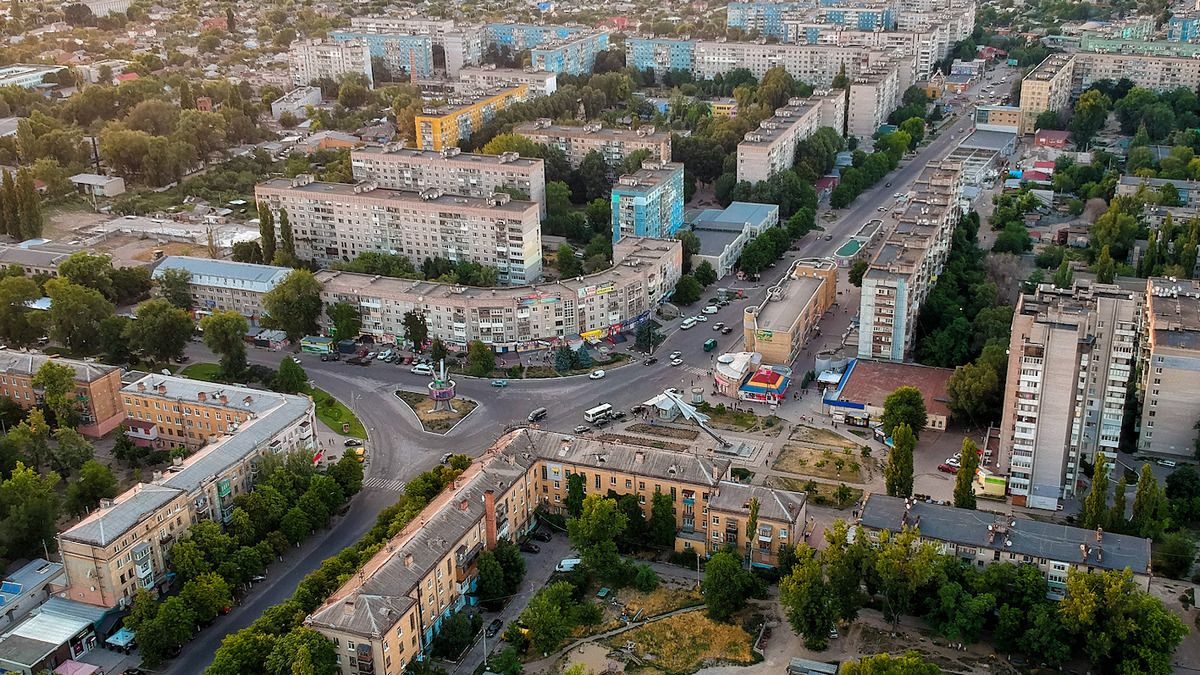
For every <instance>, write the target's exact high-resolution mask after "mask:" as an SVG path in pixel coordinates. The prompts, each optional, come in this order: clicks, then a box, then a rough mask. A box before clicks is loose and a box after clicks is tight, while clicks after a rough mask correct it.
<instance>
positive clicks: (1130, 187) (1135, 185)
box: [1117, 175, 1200, 206]
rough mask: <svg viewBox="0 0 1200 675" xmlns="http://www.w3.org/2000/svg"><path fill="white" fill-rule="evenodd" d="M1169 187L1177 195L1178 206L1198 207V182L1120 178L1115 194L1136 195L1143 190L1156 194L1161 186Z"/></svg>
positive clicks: (1199, 195) (1199, 183)
mask: <svg viewBox="0 0 1200 675" xmlns="http://www.w3.org/2000/svg"><path fill="white" fill-rule="evenodd" d="M1165 185H1170V186H1171V187H1173V188H1175V192H1176V193H1177V194H1178V195H1179V206H1194V205H1200V182H1196V181H1194V180H1176V179H1172V178H1142V177H1141V176H1129V175H1125V176H1121V179H1120V180H1119V181H1118V182H1117V194H1118V195H1120V196H1123V197H1125V196H1131V195H1136V194H1137V193H1138V192H1140V191H1142V190H1145V191H1147V192H1157V191H1158V190H1160V189H1162V187H1163V186H1165Z"/></svg>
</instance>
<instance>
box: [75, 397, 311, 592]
mask: <svg viewBox="0 0 1200 675" xmlns="http://www.w3.org/2000/svg"><path fill="white" fill-rule="evenodd" d="M122 398H123V402H124V405H125V410H126V412H127V413H128V415H129V419H128V421H127V423H128V424H129V427H130V431H129V435H130V437H131V438H133V439H134V441H135V442H138V443H146V442H149V443H152V444H157V445H159V446H160V447H162V446H166V445H185V446H188V447H192V448H198V449H197V450H196V452H195V453H193V454H192V455H190V456H189V457H187V458H186V459H182V460H177V461H176V462H175V464H173V465H172V466H170V467H168V468H167V470H166V471H163V472H157V471H156V472H155V473H154V476H153V479H152V480H151V482H149V483H138V484H137V485H135V486H134V487H133V488H131V489H130V490H127V491H126V492H124V493H123V494H121V495H120V496H118V497H117V498H116V499H114V500H111V502H110V501H108V500H106V501H103V502H102V503H101V505H100V508H98V509H97V510H95V511H93V512H92V513H91V514H89V515H88V516H87V517H85V518H84V519H83V520H81V521H79V522H78V523H76V524H75V525H72V526H71V527H69V528H67V529H66V530H64V531H62V532H60V533H59V535H58V545H59V551H60V552H61V554H62V559H63V565H64V568H65V569H66V572H67V590H66V596H65V597H68V598H70V599H71V600H77V601H80V602H86V603H88V604H92V605H98V606H101V607H117V606H126V605H128V604H129V602H130V601H131V600H132V598H133V595H134V593H135V592H136V591H137V590H138V589H140V588H146V589H154V588H161V587H162V586H164V585H165V584H166V583H167V578H166V572H167V566H166V559H167V556H168V551H169V549H170V547H171V545H172V544H173V543H174V542H175V541H176V539H177V538H178V537H179V535H181V534H182V533H183V532H184V531H186V530H187V528H188V527H190V526H191V524H192V523H194V522H197V521H199V520H205V519H211V520H216V521H218V522H225V521H227V520H228V518H229V515H230V514H231V513H232V511H233V500H234V499H235V498H236V497H237V496H238V495H239V494H243V493H245V492H247V491H249V490H250V489H251V486H252V485H253V482H254V479H255V478H256V477H257V474H258V465H259V462H260V461H261V458H263V457H266V456H271V455H284V454H287V453H290V452H299V451H304V452H309V451H312V450H314V449H315V447H316V444H315V441H314V434H313V424H314V422H315V418H314V416H313V404H312V401H311V400H310V399H308V398H306V397H304V396H290V395H286V394H276V393H274V392H269V391H261V390H258V389H249V388H246V387H238V386H230V385H220V384H213V383H209V382H201V381H198V380H189V379H186V378H180V377H171V376H165V375H147V376H145V377H143V378H142V379H140V380H138V381H137V382H135V383H133V384H130V385H127V386H126V387H125V388H124V390H123V391H122ZM159 439H162V441H163V443H161V444H159V443H157V441H158V440H159Z"/></svg>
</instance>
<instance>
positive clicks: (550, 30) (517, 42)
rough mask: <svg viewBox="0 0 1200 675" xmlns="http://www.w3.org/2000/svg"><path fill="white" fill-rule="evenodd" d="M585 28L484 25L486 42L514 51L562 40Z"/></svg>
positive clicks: (519, 24) (511, 24) (527, 24)
mask: <svg viewBox="0 0 1200 675" xmlns="http://www.w3.org/2000/svg"><path fill="white" fill-rule="evenodd" d="M587 30H588V29H587V28H584V27H583V26H535V25H533V24H529V23H489V24H487V25H486V26H484V33H485V36H486V40H487V42H488V44H492V45H496V46H497V47H508V48H509V49H512V50H514V51H516V50H521V49H533V48H534V47H539V46H541V45H542V44H543V43H546V42H550V41H551V40H562V39H564V38H568V37H570V36H572V35H575V34H577V33H583V32H585V31H587Z"/></svg>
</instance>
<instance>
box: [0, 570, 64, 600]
mask: <svg viewBox="0 0 1200 675" xmlns="http://www.w3.org/2000/svg"><path fill="white" fill-rule="evenodd" d="M62 574H63V566H62V563H56V562H50V561H48V560H43V559H42V558H34V559H33V560H31V561H29V562H28V563H26V564H25V565H23V566H21V568H20V569H18V570H17V571H16V572H13V573H12V574H10V575H8V576H7V577H5V578H4V581H6V582H9V583H11V584H15V585H16V587H17V588H19V589H20V590H17V591H16V592H11V591H9V590H0V603H2V605H3V606H5V607H11V606H12V605H13V604H14V603H17V602H19V601H20V599H21V598H23V597H26V596H28V595H29V594H31V593H33V592H35V591H38V590H41V589H42V588H43V587H44V586H45V585H46V584H47V583H49V582H51V581H57V580H58V577H60V576H62Z"/></svg>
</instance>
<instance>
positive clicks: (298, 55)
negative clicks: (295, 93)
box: [288, 40, 374, 87]
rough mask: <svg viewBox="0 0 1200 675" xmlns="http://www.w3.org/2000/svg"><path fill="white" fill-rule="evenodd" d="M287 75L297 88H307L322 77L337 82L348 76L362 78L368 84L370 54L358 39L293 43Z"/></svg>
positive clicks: (364, 44) (370, 76) (370, 81)
mask: <svg viewBox="0 0 1200 675" xmlns="http://www.w3.org/2000/svg"><path fill="white" fill-rule="evenodd" d="M288 73H289V74H290V75H291V78H292V84H295V85H296V86H298V87H302V86H307V85H310V84H312V83H313V82H315V81H317V80H319V79H321V78H323V77H327V78H329V79H331V80H340V79H341V78H342V77H344V76H346V75H350V74H352V73H361V74H362V75H364V76H365V77H366V78H367V83H368V84H370V83H373V82H374V77H373V76H372V74H371V52H370V49H369V48H368V47H367V44H366V43H365V42H362V41H361V40H352V41H350V42H326V41H324V40H297V41H296V42H293V43H292V47H291V49H290V50H288Z"/></svg>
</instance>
